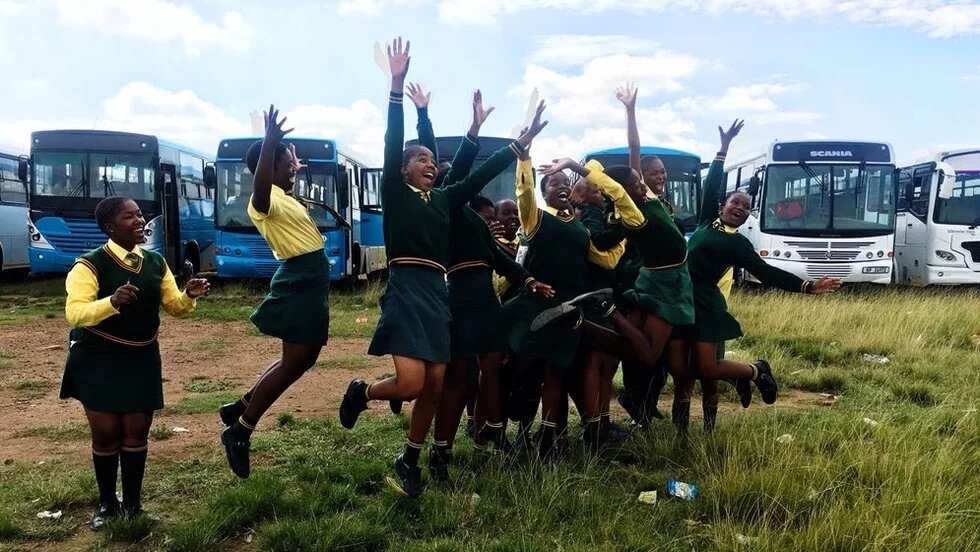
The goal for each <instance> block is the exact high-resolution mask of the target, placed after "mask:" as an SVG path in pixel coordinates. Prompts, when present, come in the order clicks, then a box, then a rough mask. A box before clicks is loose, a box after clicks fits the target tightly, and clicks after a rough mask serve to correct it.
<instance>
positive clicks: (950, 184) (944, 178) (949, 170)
mask: <svg viewBox="0 0 980 552" xmlns="http://www.w3.org/2000/svg"><path fill="white" fill-rule="evenodd" d="M933 178H935V179H937V180H938V181H939V182H938V183H937V187H938V188H939V198H940V199H949V198H951V197H953V188H954V187H955V186H956V169H954V168H953V166H952V165H950V164H949V163H946V162H945V161H943V162H941V163H939V164H937V165H936V173H935V175H934V176H933Z"/></svg>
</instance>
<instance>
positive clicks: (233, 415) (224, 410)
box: [218, 401, 245, 427]
mask: <svg viewBox="0 0 980 552" xmlns="http://www.w3.org/2000/svg"><path fill="white" fill-rule="evenodd" d="M244 413H245V405H244V404H242V403H241V401H235V402H233V403H228V404H223V405H221V408H219V409H218V416H221V423H223V424H225V427H228V426H231V425H233V424H234V423H235V422H237V421H238V418H240V417H241V415H242V414H244Z"/></svg>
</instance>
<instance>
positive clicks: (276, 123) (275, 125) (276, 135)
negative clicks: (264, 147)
mask: <svg viewBox="0 0 980 552" xmlns="http://www.w3.org/2000/svg"><path fill="white" fill-rule="evenodd" d="M262 115H263V116H264V117H265V139H266V140H269V141H270V142H272V143H277V142H279V141H281V140H282V139H283V137H284V136H286V135H287V134H289V133H290V132H292V131H293V130H295V129H292V128H291V129H289V130H283V129H282V126H283V125H284V124H285V123H286V117H283V118H282V120H279V110H278V109H276V106H274V105H272V104H269V111H265V112H263V113H262Z"/></svg>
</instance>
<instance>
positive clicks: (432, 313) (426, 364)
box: [340, 38, 547, 497]
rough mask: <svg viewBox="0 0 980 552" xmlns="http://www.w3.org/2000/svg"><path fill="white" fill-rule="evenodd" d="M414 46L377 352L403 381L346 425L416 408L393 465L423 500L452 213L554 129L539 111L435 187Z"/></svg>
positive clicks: (387, 202) (386, 192)
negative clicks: (420, 123)
mask: <svg viewBox="0 0 980 552" xmlns="http://www.w3.org/2000/svg"><path fill="white" fill-rule="evenodd" d="M408 54H409V45H408V43H406V44H405V47H404V48H403V47H402V41H401V39H400V38H399V39H397V40H395V41H394V42H393V43H392V44H391V46H390V47H389V48H388V63H389V67H390V68H391V94H390V96H389V98H388V130H387V132H386V134H385V157H384V159H385V161H384V174H383V177H382V194H381V197H382V204H383V206H384V209H385V216H384V236H385V248H386V249H387V252H388V259H389V261H388V266H389V278H388V284H387V287H386V288H385V293H384V295H383V296H382V297H381V301H380V303H381V319H380V320H379V321H378V326H377V328H376V329H375V332H374V337H373V338H372V340H371V345H370V347H369V349H368V352H369V353H370V354H372V355H376V356H381V355H386V354H391V355H392V360H393V361H394V364H395V376H394V377H392V378H387V379H384V380H382V381H379V382H376V383H373V384H371V385H368V384H367V383H365V382H364V380H361V379H357V380H354V381H352V382H351V383H350V386H349V387H348V389H347V392H346V393H345V394H344V398H343V401H342V402H341V405H340V422H341V424H342V425H343V426H344V427H346V428H352V427H354V424H355V423H356V422H357V418H358V416H359V415H360V413H361V412H362V411H364V410H365V409H366V408H367V405H368V401H370V400H385V401H391V400H401V401H409V400H416V403H415V407H414V408H413V409H412V417H411V422H410V427H409V431H408V439H407V442H406V444H405V451H404V452H403V453H402V454H400V455H398V457H397V458H396V459H395V462H394V469H395V473H396V474H397V476H398V479H399V483H400V485H401V490H402V491H403V492H404V493H405V494H407V495H408V496H411V497H416V496H418V495H419V494H421V492H422V480H421V470H420V469H419V467H418V459H419V455H420V452H421V449H422V445H423V443H424V441H425V437H426V435H427V434H428V432H429V426H430V425H431V424H432V418H433V416H434V414H435V409H436V405H437V403H438V401H439V396H440V394H441V393H442V381H443V376H444V374H445V368H446V363H447V362H449V360H450V320H451V318H450V311H449V297H448V291H447V288H446V276H445V274H446V265H447V264H448V263H449V261H450V255H451V241H450V213H451V212H452V211H453V210H455V209H460V208H463V207H465V205H466V203H467V202H469V200H470V199H472V198H473V197H474V196H476V195H477V194H478V193H479V192H480V190H481V189H483V187H484V186H485V185H486V184H487V183H489V182H490V180H491V179H492V178H493V177H495V176H496V175H497V174H499V173H500V172H501V171H503V170H504V169H505V168H507V166H509V165H510V164H511V163H513V162H514V159H515V158H516V157H517V156H518V155H520V154H521V153H522V152H523V150H524V148H525V147H526V146H527V145H528V144H529V143H530V142H531V139H532V138H534V136H536V135H537V134H538V133H539V132H541V130H542V129H543V128H544V127H545V125H547V122H541V114H542V112H543V111H544V105H543V104H542V105H541V106H539V108H538V111H537V113H536V115H535V119H534V122H533V123H532V125H531V128H530V129H528V131H527V132H526V133H524V134H523V135H521V137H520V138H518V139H517V140H516V141H514V142H512V143H511V144H510V145H508V146H507V147H504V148H502V149H501V150H499V151H497V152H496V153H495V154H493V155H492V156H491V157H490V158H489V159H488V160H487V161H486V162H485V163H483V164H482V165H481V166H480V167H478V168H477V169H476V170H475V171H474V172H473V173H472V174H470V175H469V176H467V177H466V178H464V179H463V180H461V181H459V182H456V183H454V184H452V185H450V186H446V187H444V188H433V184H435V181H436V165H435V158H434V156H433V154H432V152H431V151H430V150H429V149H428V148H425V147H423V146H412V147H409V148H404V136H405V128H404V113H403V111H402V96H403V90H404V88H405V76H406V74H407V73H408V67H409V63H410V58H409V55H408Z"/></svg>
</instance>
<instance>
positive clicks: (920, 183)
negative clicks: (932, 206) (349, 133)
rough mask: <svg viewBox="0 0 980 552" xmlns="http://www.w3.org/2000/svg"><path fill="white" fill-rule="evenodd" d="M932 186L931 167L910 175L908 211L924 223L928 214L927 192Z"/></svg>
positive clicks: (917, 170)
mask: <svg viewBox="0 0 980 552" xmlns="http://www.w3.org/2000/svg"><path fill="white" fill-rule="evenodd" d="M931 186H932V167H924V168H921V169H916V171H915V172H914V173H913V174H912V193H911V196H910V198H909V211H910V212H911V213H912V214H913V215H915V216H916V218H918V219H920V220H922V221H923V222H925V220H926V217H927V216H928V212H929V190H930V188H931Z"/></svg>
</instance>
